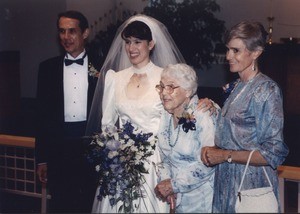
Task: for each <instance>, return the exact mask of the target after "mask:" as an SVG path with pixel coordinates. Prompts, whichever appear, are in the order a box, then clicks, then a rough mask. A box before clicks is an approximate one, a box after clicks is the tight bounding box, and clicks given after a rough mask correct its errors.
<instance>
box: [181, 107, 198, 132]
mask: <svg viewBox="0 0 300 214" xmlns="http://www.w3.org/2000/svg"><path fill="white" fill-rule="evenodd" d="M178 119H179V121H178V124H179V125H181V124H182V129H183V131H185V132H186V133H187V132H188V131H189V130H192V131H195V130H196V121H197V120H196V118H195V115H194V111H192V110H191V109H190V108H188V109H186V110H185V111H184V112H183V113H182V116H181V117H179V118H178Z"/></svg>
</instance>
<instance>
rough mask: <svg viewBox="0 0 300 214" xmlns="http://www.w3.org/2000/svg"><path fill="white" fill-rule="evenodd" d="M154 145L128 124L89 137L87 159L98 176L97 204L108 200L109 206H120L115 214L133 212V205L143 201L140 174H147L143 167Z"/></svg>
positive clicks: (152, 138)
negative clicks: (105, 199) (137, 200)
mask: <svg viewBox="0 0 300 214" xmlns="http://www.w3.org/2000/svg"><path fill="white" fill-rule="evenodd" d="M156 141H157V138H156V137H154V136H153V134H152V133H143V132H142V131H140V130H139V129H138V128H136V127H134V126H133V125H132V124H131V123H130V122H126V123H125V124H124V126H123V128H122V129H117V128H116V127H110V128H106V129H105V130H104V131H103V132H102V133H98V134H95V135H93V136H92V141H91V143H90V145H89V146H90V147H89V151H88V155H87V158H88V160H89V161H90V162H91V163H93V164H94V165H95V169H96V171H97V174H98V175H99V194H98V196H97V197H98V199H99V200H102V199H103V197H108V198H109V202H110V205H111V206H115V205H116V204H117V203H118V202H121V206H120V208H119V210H118V211H119V212H121V211H124V212H126V213H130V212H133V210H134V208H135V207H134V205H133V201H134V200H136V199H138V198H142V197H143V194H142V189H141V188H142V184H143V183H144V182H145V180H144V175H143V174H144V173H148V172H147V169H146V168H145V166H144V163H145V161H147V157H149V156H151V155H152V154H153V152H154V149H155V145H156Z"/></svg>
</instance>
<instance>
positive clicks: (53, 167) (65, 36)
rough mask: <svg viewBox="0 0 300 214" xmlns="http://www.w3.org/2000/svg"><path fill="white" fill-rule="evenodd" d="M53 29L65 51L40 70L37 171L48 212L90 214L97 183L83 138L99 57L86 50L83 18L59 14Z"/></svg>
mask: <svg viewBox="0 0 300 214" xmlns="http://www.w3.org/2000/svg"><path fill="white" fill-rule="evenodd" d="M57 28H58V34H59V39H60V44H61V46H62V47H63V48H64V50H65V53H64V54H63V55H62V56H58V57H54V58H51V59H48V60H46V61H44V62H42V63H41V64H40V66H39V75H38V87H37V101H38V112H37V114H38V126H37V135H36V161H37V173H38V176H39V179H40V181H41V182H43V183H47V186H48V188H49V193H50V195H51V199H50V200H49V211H50V212H60V213H66V212H80V213H83V212H90V211H91V208H92V204H93V199H94V196H95V190H96V186H97V181H96V179H95V178H94V175H95V174H94V173H95V172H94V169H92V168H91V166H90V165H89V164H88V163H87V160H86V159H85V158H84V151H85V145H84V143H83V140H82V136H84V134H85V129H86V122H87V118H88V115H89V110H90V106H91V103H92V99H93V95H94V90H95V87H96V84H97V80H98V78H97V77H98V74H95V73H91V72H90V71H89V70H91V69H90V68H91V67H92V68H93V71H95V69H96V70H100V69H99V67H100V65H99V63H100V59H97V57H95V58H93V56H91V55H90V54H89V53H88V50H87V49H86V47H85V46H86V40H87V38H88V36H89V26H88V21H87V19H86V18H85V17H84V15H83V14H81V13H80V12H78V11H67V12H64V13H61V14H59V15H58V20H57Z"/></svg>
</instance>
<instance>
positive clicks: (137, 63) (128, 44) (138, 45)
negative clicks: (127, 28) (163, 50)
mask: <svg viewBox="0 0 300 214" xmlns="http://www.w3.org/2000/svg"><path fill="white" fill-rule="evenodd" d="M153 47H154V42H153V41H150V42H149V41H147V40H141V39H138V38H135V37H129V38H126V39H125V49H126V52H127V56H128V58H129V60H130V62H131V64H132V65H133V66H134V67H136V68H142V67H144V66H145V65H147V64H148V63H149V61H150V51H151V50H152V49H153Z"/></svg>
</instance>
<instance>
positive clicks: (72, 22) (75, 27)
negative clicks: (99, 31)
mask: <svg viewBox="0 0 300 214" xmlns="http://www.w3.org/2000/svg"><path fill="white" fill-rule="evenodd" d="M58 28H59V29H58V33H59V38H60V44H61V45H62V46H63V47H64V49H65V51H66V52H68V53H69V54H70V55H71V56H73V57H74V58H75V57H77V56H78V55H79V54H80V53H81V52H82V51H83V50H84V43H85V42H84V40H85V39H86V38H87V37H88V35H89V30H88V29H86V30H85V31H84V32H82V31H81V29H80V27H79V21H78V20H77V19H72V18H67V17H61V18H60V19H59V23H58Z"/></svg>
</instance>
